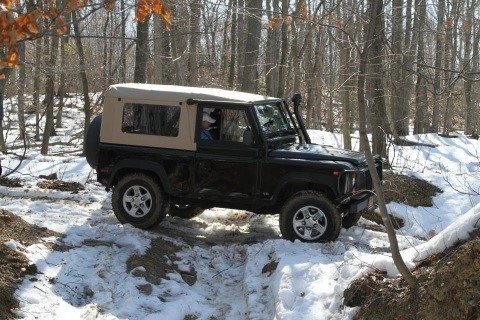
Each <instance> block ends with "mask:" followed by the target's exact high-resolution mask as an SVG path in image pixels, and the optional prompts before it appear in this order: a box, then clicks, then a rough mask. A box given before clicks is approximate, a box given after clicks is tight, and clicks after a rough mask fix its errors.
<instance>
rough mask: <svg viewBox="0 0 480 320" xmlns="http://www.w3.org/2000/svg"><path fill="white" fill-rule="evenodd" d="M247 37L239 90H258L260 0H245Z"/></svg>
mask: <svg viewBox="0 0 480 320" xmlns="http://www.w3.org/2000/svg"><path fill="white" fill-rule="evenodd" d="M246 4H247V8H246V12H247V13H248V16H247V39H246V41H245V52H244V68H243V76H242V82H241V84H242V86H241V90H242V91H245V92H253V93H256V92H258V83H259V78H258V57H259V51H260V36H261V32H262V24H261V20H262V0H247V3H246Z"/></svg>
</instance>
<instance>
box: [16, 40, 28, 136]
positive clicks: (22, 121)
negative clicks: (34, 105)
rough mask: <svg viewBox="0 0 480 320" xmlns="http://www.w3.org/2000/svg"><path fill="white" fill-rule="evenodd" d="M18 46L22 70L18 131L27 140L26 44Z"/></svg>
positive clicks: (20, 70)
mask: <svg viewBox="0 0 480 320" xmlns="http://www.w3.org/2000/svg"><path fill="white" fill-rule="evenodd" d="M17 46H18V52H19V56H20V61H21V62H20V63H21V64H20V68H19V70H18V110H17V115H18V129H19V130H20V139H25V138H26V137H25V86H26V84H27V71H26V68H27V66H26V65H25V42H21V43H19V44H18V45H17Z"/></svg>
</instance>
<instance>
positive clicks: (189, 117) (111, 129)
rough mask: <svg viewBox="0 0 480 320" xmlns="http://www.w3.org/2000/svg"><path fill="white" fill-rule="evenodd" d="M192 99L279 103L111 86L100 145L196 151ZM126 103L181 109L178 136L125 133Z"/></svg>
mask: <svg viewBox="0 0 480 320" xmlns="http://www.w3.org/2000/svg"><path fill="white" fill-rule="evenodd" d="M189 99H194V100H210V101H228V102H238V103H252V102H255V101H264V100H278V98H272V97H267V96H263V95H259V94H252V93H245V92H238V91H229V90H223V89H216V88H200V87H186V86H174V85H159V84H142V83H124V84H116V85H112V86H110V87H109V88H108V89H107V90H106V92H105V100H104V108H103V117H102V127H101V131H100V141H101V142H102V143H112V144H123V145H134V146H145V147H156V148H171V149H181V150H190V151H195V150H196V144H195V141H194V138H195V121H196V110H197V108H196V105H187V100H189ZM125 103H139V104H153V105H167V106H178V107H180V108H181V112H180V120H179V131H178V136H176V137H167V136H155V135H144V134H131V133H126V132H122V130H121V125H122V108H123V106H124V104H125Z"/></svg>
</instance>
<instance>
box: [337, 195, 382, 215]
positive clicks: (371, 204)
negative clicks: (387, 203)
mask: <svg viewBox="0 0 480 320" xmlns="http://www.w3.org/2000/svg"><path fill="white" fill-rule="evenodd" d="M339 207H340V209H341V211H342V212H345V213H360V212H364V211H369V210H373V209H374V208H376V207H377V197H376V196H375V194H374V193H373V192H368V191H366V192H362V193H359V194H356V195H353V196H351V197H348V198H346V199H344V200H343V201H342V202H341V203H340V206H339Z"/></svg>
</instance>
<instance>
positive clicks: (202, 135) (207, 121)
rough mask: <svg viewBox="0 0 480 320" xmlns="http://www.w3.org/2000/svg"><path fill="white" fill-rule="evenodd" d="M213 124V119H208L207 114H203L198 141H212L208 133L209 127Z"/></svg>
mask: <svg viewBox="0 0 480 320" xmlns="http://www.w3.org/2000/svg"><path fill="white" fill-rule="evenodd" d="M212 123H215V119H213V118H212V117H210V116H209V115H208V114H207V113H203V117H202V131H201V132H200V139H205V140H212V139H213V137H212V135H211V134H210V132H209V131H208V130H209V129H210V125H211V124H212Z"/></svg>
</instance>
